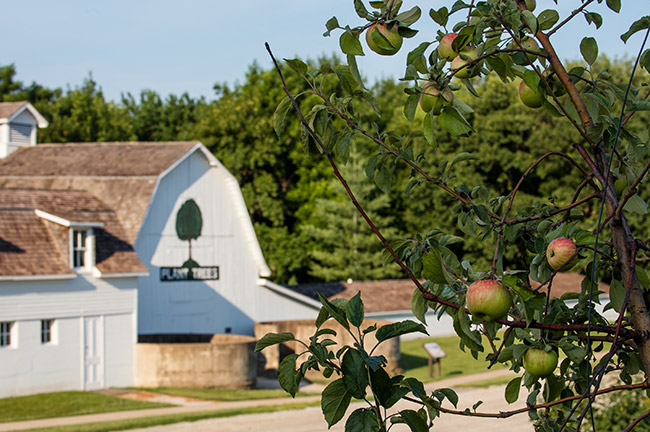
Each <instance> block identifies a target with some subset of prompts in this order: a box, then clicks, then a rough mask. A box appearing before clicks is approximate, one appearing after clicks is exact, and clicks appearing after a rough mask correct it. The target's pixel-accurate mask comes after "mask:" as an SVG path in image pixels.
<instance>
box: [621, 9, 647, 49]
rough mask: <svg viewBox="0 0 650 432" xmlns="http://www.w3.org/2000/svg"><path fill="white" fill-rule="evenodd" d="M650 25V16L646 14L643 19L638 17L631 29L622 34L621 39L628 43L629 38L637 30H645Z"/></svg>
mask: <svg viewBox="0 0 650 432" xmlns="http://www.w3.org/2000/svg"><path fill="white" fill-rule="evenodd" d="M648 27H650V16H644V17H643V18H641V19H638V20H636V21H634V22H633V23H632V25H631V26H630V29H629V30H628V31H627V32H625V33H623V34H622V35H621V40H623V42H625V43H627V40H628V39H629V38H630V37H631V36H632V35H633V34H634V33H636V32H639V31H641V30H645V29H647V28H648Z"/></svg>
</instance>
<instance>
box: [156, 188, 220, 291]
mask: <svg viewBox="0 0 650 432" xmlns="http://www.w3.org/2000/svg"><path fill="white" fill-rule="evenodd" d="M202 228H203V219H202V218H201V210H200V209H199V206H198V205H197V204H196V202H195V201H194V200H193V199H189V200H187V201H185V202H184V203H183V205H182V206H181V208H180V209H179V210H178V213H176V235H178V238H179V239H180V240H187V242H188V245H189V246H188V247H189V258H188V260H187V261H185V262H184V263H183V265H182V266H181V267H160V281H161V282H178V281H201V280H218V279H219V267H218V266H208V267H202V266H200V265H199V263H197V262H196V261H194V260H193V259H192V240H196V239H197V238H199V236H200V235H201V229H202Z"/></svg>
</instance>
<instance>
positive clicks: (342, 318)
mask: <svg viewBox="0 0 650 432" xmlns="http://www.w3.org/2000/svg"><path fill="white" fill-rule="evenodd" d="M317 294H318V298H319V299H320V302H321V303H322V304H323V307H324V308H325V309H327V312H328V313H329V314H330V316H331V317H332V318H334V319H335V320H336V322H338V323H339V324H341V325H342V326H343V328H345V329H348V330H349V329H350V324H349V323H348V320H347V318H346V314H345V310H343V309H341V308H340V307H338V306H336V305H335V304H333V303H332V302H331V301H329V300H327V298H325V296H324V295H322V294H321V293H320V292H319V293H317Z"/></svg>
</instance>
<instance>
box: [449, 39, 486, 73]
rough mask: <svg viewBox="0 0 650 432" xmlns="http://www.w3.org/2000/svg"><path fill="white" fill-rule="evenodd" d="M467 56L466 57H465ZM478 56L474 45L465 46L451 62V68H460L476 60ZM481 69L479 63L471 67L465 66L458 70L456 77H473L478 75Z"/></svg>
mask: <svg viewBox="0 0 650 432" xmlns="http://www.w3.org/2000/svg"><path fill="white" fill-rule="evenodd" d="M463 57H465V58H463ZM476 57H477V53H476V48H473V47H469V46H468V47H465V48H463V50H462V51H461V52H460V54H459V55H458V56H456V58H454V60H453V61H452V62H451V66H450V68H451V69H452V70H454V69H460V68H461V67H463V66H465V65H466V64H467V63H469V62H470V61H472V60H474V59H475V58H476ZM478 71H479V66H478V65H473V66H470V67H465V68H462V69H460V70H458V71H457V72H456V74H455V75H454V76H455V77H456V78H471V77H473V76H476V75H478Z"/></svg>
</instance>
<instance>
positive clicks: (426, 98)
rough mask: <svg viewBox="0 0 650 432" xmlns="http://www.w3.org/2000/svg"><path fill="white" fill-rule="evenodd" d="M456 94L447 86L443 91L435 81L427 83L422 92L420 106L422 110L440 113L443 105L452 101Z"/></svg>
mask: <svg viewBox="0 0 650 432" xmlns="http://www.w3.org/2000/svg"><path fill="white" fill-rule="evenodd" d="M453 98H454V94H453V93H452V91H451V90H449V88H445V89H444V90H443V91H442V92H441V91H440V89H439V88H438V87H437V86H436V85H435V84H433V83H427V84H425V85H424V86H423V87H422V94H421V95H420V108H422V111H424V112H429V111H431V113H432V114H433V115H439V114H440V112H441V111H442V107H443V106H444V105H447V104H448V103H449V102H451V101H452V100H453Z"/></svg>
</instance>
